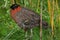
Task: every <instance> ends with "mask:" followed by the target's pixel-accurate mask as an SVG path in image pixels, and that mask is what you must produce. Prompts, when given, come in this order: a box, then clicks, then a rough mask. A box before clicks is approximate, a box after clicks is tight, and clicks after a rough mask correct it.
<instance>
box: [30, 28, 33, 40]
mask: <svg viewBox="0 0 60 40" xmlns="http://www.w3.org/2000/svg"><path fill="white" fill-rule="evenodd" d="M30 32H31V34H30V40H32V36H33V30H32V29H30Z"/></svg>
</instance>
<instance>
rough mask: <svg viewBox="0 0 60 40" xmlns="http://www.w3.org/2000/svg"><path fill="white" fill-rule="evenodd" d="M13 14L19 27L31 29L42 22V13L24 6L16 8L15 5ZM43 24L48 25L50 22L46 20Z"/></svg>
mask: <svg viewBox="0 0 60 40" xmlns="http://www.w3.org/2000/svg"><path fill="white" fill-rule="evenodd" d="M11 16H12V18H13V19H14V20H15V21H16V23H17V24H18V25H19V27H21V28H23V29H31V28H33V27H37V26H39V24H40V15H38V14H37V13H35V12H34V11H32V10H29V9H27V8H24V7H20V6H18V7H17V6H16V8H15V9H14V7H13V8H12V10H11ZM42 24H43V25H44V26H48V24H47V23H46V22H44V21H43V23H42Z"/></svg>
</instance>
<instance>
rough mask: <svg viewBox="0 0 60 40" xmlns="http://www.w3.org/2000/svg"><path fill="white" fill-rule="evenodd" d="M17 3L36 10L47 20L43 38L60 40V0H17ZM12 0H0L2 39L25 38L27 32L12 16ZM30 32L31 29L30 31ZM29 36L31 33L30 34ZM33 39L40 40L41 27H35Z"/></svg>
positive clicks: (14, 39)
mask: <svg viewBox="0 0 60 40" xmlns="http://www.w3.org/2000/svg"><path fill="white" fill-rule="evenodd" d="M16 2H17V4H19V5H21V6H23V7H26V8H29V9H31V10H34V11H35V12H37V13H38V14H39V15H40V13H41V2H42V7H43V9H42V19H43V20H45V21H47V22H48V24H49V26H48V29H43V28H42V40H60V6H59V5H60V1H59V0H16ZM11 5H12V1H11V0H0V40H25V37H24V35H25V32H24V30H23V29H21V28H20V27H18V25H17V24H16V23H15V22H14V20H13V19H12V18H11V16H10V6H11ZM28 33H30V31H28ZM28 36H29V35H28ZM32 40H40V29H39V27H36V28H33V38H32Z"/></svg>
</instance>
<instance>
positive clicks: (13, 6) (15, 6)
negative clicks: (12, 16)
mask: <svg viewBox="0 0 60 40" xmlns="http://www.w3.org/2000/svg"><path fill="white" fill-rule="evenodd" d="M19 6H20V5H18V4H12V6H11V7H10V8H11V9H13V10H14V9H16V8H18V7H19Z"/></svg>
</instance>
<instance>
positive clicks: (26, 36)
mask: <svg viewBox="0 0 60 40" xmlns="http://www.w3.org/2000/svg"><path fill="white" fill-rule="evenodd" d="M25 38H26V39H25V40H28V34H27V31H26V32H25Z"/></svg>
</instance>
